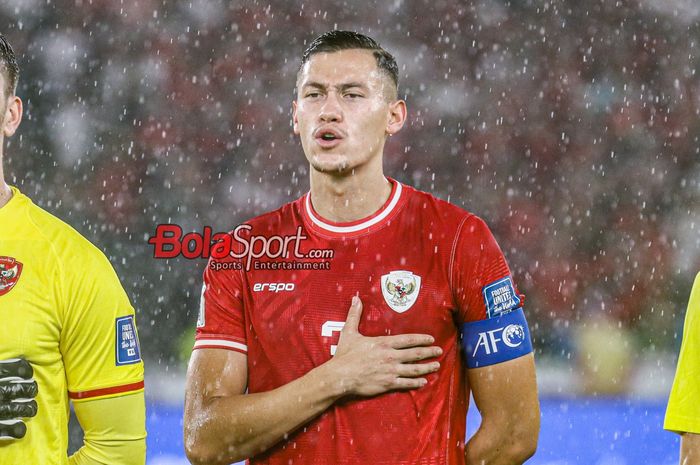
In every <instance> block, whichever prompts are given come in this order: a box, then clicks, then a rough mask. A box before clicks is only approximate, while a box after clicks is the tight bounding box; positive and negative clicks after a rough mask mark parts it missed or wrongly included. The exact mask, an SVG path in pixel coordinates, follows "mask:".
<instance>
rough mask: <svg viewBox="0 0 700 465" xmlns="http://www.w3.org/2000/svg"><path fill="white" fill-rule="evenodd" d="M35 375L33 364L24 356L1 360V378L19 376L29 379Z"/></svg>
mask: <svg viewBox="0 0 700 465" xmlns="http://www.w3.org/2000/svg"><path fill="white" fill-rule="evenodd" d="M32 376H34V370H33V369H32V366H31V365H30V364H29V362H28V361H26V360H25V359H23V358H10V359H7V360H0V379H2V378H11V377H18V378H24V379H29V378H31V377H32Z"/></svg>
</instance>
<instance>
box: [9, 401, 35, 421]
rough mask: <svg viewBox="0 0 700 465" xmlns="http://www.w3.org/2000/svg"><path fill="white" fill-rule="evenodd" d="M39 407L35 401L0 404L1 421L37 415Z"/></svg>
mask: <svg viewBox="0 0 700 465" xmlns="http://www.w3.org/2000/svg"><path fill="white" fill-rule="evenodd" d="M37 410H38V407H37V405H36V401H35V400H33V399H21V400H14V401H12V402H2V403H0V420H10V419H12V418H27V417H33V416H35V415H36V412H37Z"/></svg>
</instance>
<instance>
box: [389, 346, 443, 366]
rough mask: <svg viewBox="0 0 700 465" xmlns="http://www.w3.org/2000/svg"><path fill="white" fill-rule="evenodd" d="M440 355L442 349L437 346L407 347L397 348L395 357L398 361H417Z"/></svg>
mask: <svg viewBox="0 0 700 465" xmlns="http://www.w3.org/2000/svg"><path fill="white" fill-rule="evenodd" d="M440 355H442V349H441V348H440V347H438V346H430V347H412V348H408V349H398V350H397V351H396V359H397V360H398V361H400V362H404V363H405V362H419V361H421V360H426V359H429V358H433V357H439V356H440Z"/></svg>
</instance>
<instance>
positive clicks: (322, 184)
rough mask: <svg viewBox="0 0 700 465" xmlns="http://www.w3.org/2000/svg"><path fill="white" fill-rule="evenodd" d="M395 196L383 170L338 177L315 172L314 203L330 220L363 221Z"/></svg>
mask: <svg viewBox="0 0 700 465" xmlns="http://www.w3.org/2000/svg"><path fill="white" fill-rule="evenodd" d="M390 195H391V183H390V182H389V181H388V180H387V179H386V178H385V177H384V173H383V172H382V171H381V170H373V171H372V172H370V173H362V174H361V173H358V172H355V173H354V174H350V175H347V176H334V175H330V174H327V173H320V172H318V171H314V170H312V171H311V204H312V205H313V207H314V210H316V212H317V213H318V214H319V215H321V217H323V218H324V219H326V220H329V221H334V222H338V223H346V222H350V221H357V220H361V219H362V218H366V217H368V216H370V215H372V214H373V213H375V212H376V211H377V210H379V209H380V208H382V206H383V205H384V204H385V203H386V201H387V200H388V199H389V196H390Z"/></svg>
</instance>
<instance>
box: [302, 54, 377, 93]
mask: <svg viewBox="0 0 700 465" xmlns="http://www.w3.org/2000/svg"><path fill="white" fill-rule="evenodd" d="M381 79H382V73H381V71H380V69H379V67H378V66H377V60H376V58H375V57H374V55H373V54H372V51H371V50H363V49H350V50H340V51H337V52H321V53H316V54H314V55H311V57H310V58H309V61H307V62H306V63H304V66H303V67H302V69H301V72H300V74H299V87H300V88H301V87H304V86H305V85H308V84H310V83H318V84H323V85H324V86H336V85H340V84H344V83H348V82H358V83H363V84H365V85H366V86H367V87H373V86H377V85H381Z"/></svg>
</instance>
